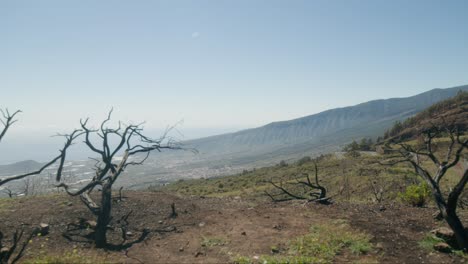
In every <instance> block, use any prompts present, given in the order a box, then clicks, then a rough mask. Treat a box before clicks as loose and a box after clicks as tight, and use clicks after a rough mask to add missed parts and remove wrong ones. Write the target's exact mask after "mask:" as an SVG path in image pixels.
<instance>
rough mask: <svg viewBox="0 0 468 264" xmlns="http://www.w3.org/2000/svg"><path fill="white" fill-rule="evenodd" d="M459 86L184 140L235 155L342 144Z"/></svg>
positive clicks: (381, 128) (384, 126) (372, 133)
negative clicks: (228, 132)
mask: <svg viewBox="0 0 468 264" xmlns="http://www.w3.org/2000/svg"><path fill="white" fill-rule="evenodd" d="M460 90H463V91H468V85H465V86H459V87H453V88H448V89H434V90H431V91H428V92H425V93H422V94H418V95H415V96H411V97H407V98H392V99H386V100H374V101H370V102H366V103H362V104H359V105H355V106H350V107H344V108H337V109H332V110H327V111H324V112H321V113H318V114H315V115H310V116H306V117H302V118H298V119H293V120H288V121H281V122H274V123H271V124H268V125H265V126H262V127H259V128H254V129H248V130H243V131H239V132H236V133H230V134H223V135H219V136H213V137H207V138H202V139H198V140H192V141H190V142H187V143H188V145H190V146H193V147H195V148H197V149H198V150H199V151H200V152H201V153H206V154H209V153H217V155H219V154H232V155H235V156H238V155H244V154H246V152H250V154H253V153H262V152H263V153H268V152H271V151H276V150H284V151H286V152H289V153H292V152H295V150H298V151H303V150H304V149H308V148H310V147H316V148H321V147H324V146H326V145H337V144H343V143H344V142H347V141H349V140H350V139H352V138H354V137H376V136H378V135H380V134H382V133H383V132H384V131H385V130H386V129H388V127H390V126H391V125H392V124H393V123H394V122H395V121H397V120H404V119H406V118H408V117H410V116H413V115H414V114H416V113H418V112H420V111H422V110H424V109H425V108H427V107H429V106H431V105H432V104H434V103H437V102H439V101H441V100H444V99H447V98H449V97H452V96H455V95H456V94H457V92H458V91H460ZM278 154H280V153H278Z"/></svg>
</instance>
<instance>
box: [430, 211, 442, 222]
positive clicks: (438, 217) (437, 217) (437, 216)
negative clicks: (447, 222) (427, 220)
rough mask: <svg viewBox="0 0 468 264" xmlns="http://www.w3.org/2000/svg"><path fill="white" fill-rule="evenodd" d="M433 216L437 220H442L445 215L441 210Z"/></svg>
mask: <svg viewBox="0 0 468 264" xmlns="http://www.w3.org/2000/svg"><path fill="white" fill-rule="evenodd" d="M432 217H433V218H434V219H435V220H437V221H441V220H443V219H444V217H443V216H442V214H441V213H440V212H439V211H437V212H435V213H433V214H432Z"/></svg>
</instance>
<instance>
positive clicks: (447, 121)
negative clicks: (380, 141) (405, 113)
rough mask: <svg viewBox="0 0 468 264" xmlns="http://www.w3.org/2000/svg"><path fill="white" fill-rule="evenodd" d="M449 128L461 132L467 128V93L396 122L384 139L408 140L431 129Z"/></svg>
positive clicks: (459, 94)
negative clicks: (455, 128) (454, 128)
mask: <svg viewBox="0 0 468 264" xmlns="http://www.w3.org/2000/svg"><path fill="white" fill-rule="evenodd" d="M433 126H435V127H440V126H451V127H457V128H458V129H461V130H466V129H467V128H468V92H459V93H458V94H457V95H456V96H455V97H453V98H449V99H447V100H444V101H441V102H439V103H436V104H434V105H432V106H431V107H429V108H427V109H426V110H424V111H422V112H420V113H418V114H417V115H415V116H414V117H411V118H408V119H406V120H405V121H404V122H397V123H396V124H395V125H394V126H393V127H392V128H390V129H389V130H387V131H386V132H385V134H384V139H386V140H389V139H394V140H395V139H397V140H408V139H414V138H415V137H416V136H417V134H418V133H419V132H421V131H423V130H426V129H430V128H431V127H433Z"/></svg>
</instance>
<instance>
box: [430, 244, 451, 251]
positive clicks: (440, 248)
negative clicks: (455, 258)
mask: <svg viewBox="0 0 468 264" xmlns="http://www.w3.org/2000/svg"><path fill="white" fill-rule="evenodd" d="M434 249H435V250H437V251H440V252H444V253H450V252H452V248H451V247H450V246H449V244H447V243H445V242H439V243H437V244H435V245H434Z"/></svg>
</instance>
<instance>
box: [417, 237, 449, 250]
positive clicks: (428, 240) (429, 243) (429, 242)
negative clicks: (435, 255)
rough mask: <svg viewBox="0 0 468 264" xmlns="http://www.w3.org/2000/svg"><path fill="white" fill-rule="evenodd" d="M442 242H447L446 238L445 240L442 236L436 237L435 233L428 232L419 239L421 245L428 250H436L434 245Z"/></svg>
mask: <svg viewBox="0 0 468 264" xmlns="http://www.w3.org/2000/svg"><path fill="white" fill-rule="evenodd" d="M440 242H445V240H443V239H442V238H440V237H436V236H435V235H433V234H427V235H426V236H425V237H424V238H423V240H421V241H419V246H420V247H422V248H424V249H426V250H429V251H431V250H434V246H435V245H436V244H437V243H440Z"/></svg>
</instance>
